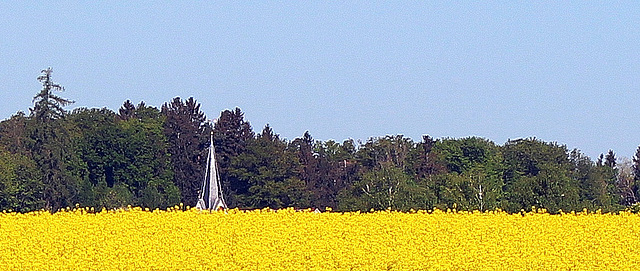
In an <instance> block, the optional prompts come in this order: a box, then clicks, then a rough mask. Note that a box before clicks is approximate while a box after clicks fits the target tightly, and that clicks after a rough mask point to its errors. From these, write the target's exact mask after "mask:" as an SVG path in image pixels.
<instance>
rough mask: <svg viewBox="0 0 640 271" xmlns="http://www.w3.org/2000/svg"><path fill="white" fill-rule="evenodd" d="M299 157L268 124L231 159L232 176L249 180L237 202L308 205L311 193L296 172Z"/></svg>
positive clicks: (248, 205) (243, 181)
mask: <svg viewBox="0 0 640 271" xmlns="http://www.w3.org/2000/svg"><path fill="white" fill-rule="evenodd" d="M298 167H299V161H298V160H297V158H296V156H295V154H294V153H293V152H291V151H289V150H288V149H287V144H286V142H285V141H283V140H281V139H280V138H279V136H278V135H276V134H274V133H273V130H272V129H271V127H269V125H267V126H265V128H264V129H263V131H262V133H261V134H259V135H258V136H257V138H255V139H254V140H252V141H250V142H249V144H248V145H247V148H246V151H245V152H243V153H242V154H240V155H238V156H237V157H235V158H234V159H233V160H232V164H231V166H230V168H229V174H230V176H232V177H234V178H235V179H237V180H239V181H240V182H242V183H246V184H248V186H249V188H248V191H247V193H243V194H239V195H237V204H238V205H239V206H243V207H248V208H264V207H270V208H283V207H288V206H292V207H299V208H302V207H308V206H309V195H308V193H307V190H306V189H305V184H304V182H303V181H302V180H300V179H299V178H298V176H297V169H298Z"/></svg>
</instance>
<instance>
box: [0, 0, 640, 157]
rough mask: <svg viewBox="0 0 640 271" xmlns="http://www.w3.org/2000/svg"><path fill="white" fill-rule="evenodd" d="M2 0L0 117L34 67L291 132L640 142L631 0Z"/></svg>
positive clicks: (102, 94)
mask: <svg viewBox="0 0 640 271" xmlns="http://www.w3.org/2000/svg"><path fill="white" fill-rule="evenodd" d="M130 2H131V3H124V4H123V3H118V2H108V1H90V2H83V3H79V2H76V1H48V3H34V2H30V3H28V4H27V3H26V2H23V1H3V2H0V36H1V37H2V38H1V39H0V63H1V64H0V118H7V117H9V116H11V115H12V114H14V113H16V112H17V111H26V112H28V109H29V107H31V101H32V98H33V96H34V95H35V94H36V93H37V92H38V91H39V90H40V85H39V83H38V82H37V81H36V77H37V76H38V75H39V72H40V70H42V69H44V68H46V67H52V68H53V69H54V75H53V76H54V77H53V78H54V81H56V82H58V83H60V84H62V85H63V86H65V88H66V92H65V93H63V94H62V96H64V97H67V98H71V99H73V100H75V101H76V103H75V104H74V105H72V106H70V107H68V108H69V109H73V108H75V107H108V108H111V109H114V110H117V109H118V108H119V107H120V106H121V105H122V103H123V102H124V101H125V100H127V99H130V100H132V101H133V102H134V103H138V102H140V101H141V100H144V101H145V102H146V103H147V104H150V105H154V106H158V107H159V106H161V105H162V104H163V103H164V102H167V101H169V100H171V99H172V98H173V97H176V96H180V97H182V98H187V97H190V96H193V97H195V98H196V99H197V100H198V101H199V102H200V103H201V104H202V109H203V111H204V112H205V113H206V114H207V116H208V117H209V118H216V117H217V116H218V115H219V113H220V112H221V111H222V110H224V109H230V108H234V107H236V106H238V107H240V108H242V110H243V111H244V112H245V116H246V119H247V120H249V121H250V122H251V124H252V126H253V127H254V130H256V131H260V130H261V129H262V127H263V126H264V125H265V124H267V123H269V124H270V125H271V126H272V127H273V129H274V131H275V132H276V133H279V134H280V135H281V136H283V137H285V138H288V139H293V138H295V137H298V136H301V135H302V134H303V133H304V131H306V130H309V131H310V133H311V135H312V136H313V137H314V138H316V139H319V140H327V139H334V140H338V141H342V140H344V139H346V138H354V139H356V140H357V139H362V140H366V139H368V138H369V137H372V136H384V135H386V134H404V135H405V136H408V137H411V138H413V139H414V140H415V141H420V139H421V136H422V135H423V134H429V135H431V136H433V137H436V138H440V137H456V138H457V137H465V136H480V137H484V138H487V139H490V140H493V141H494V142H496V143H498V144H503V143H504V142H505V141H507V140H508V139H515V138H522V137H531V136H536V137H538V138H540V139H542V140H545V141H557V142H558V143H560V144H566V145H567V146H568V147H569V148H570V149H572V148H578V149H580V150H582V151H583V152H584V153H585V154H587V155H589V156H591V157H593V158H595V157H596V156H597V155H599V154H600V153H602V152H606V151H607V150H609V149H613V150H614V151H615V152H616V153H618V156H627V157H631V156H632V155H633V154H634V153H635V150H636V148H637V147H638V145H639V144H640V123H639V122H638V120H639V119H640V118H639V117H640V116H639V113H638V112H639V111H638V108H640V107H639V106H638V104H640V48H639V47H640V4H639V3H638V2H636V1H626V2H613V1H601V2H596V1H586V2H585V1H560V2H558V1H529V2H522V1H500V2H497V1H480V2H478V1H473V2H471V1H469V2H466V1H454V2H451V1H441V2H429V1H388V2H374V1H357V2H342V1H322V2H316V1H291V2H255V1H252V2H248V1H247V2H227V1H208V2H204V1H201V2H189V1H174V2H169V3H167V2H147V1H130Z"/></svg>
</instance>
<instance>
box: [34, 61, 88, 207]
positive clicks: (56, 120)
mask: <svg viewBox="0 0 640 271" xmlns="http://www.w3.org/2000/svg"><path fill="white" fill-rule="evenodd" d="M52 72H53V71H52V70H51V68H48V69H46V70H42V74H41V75H40V76H39V77H38V81H39V82H40V83H41V84H42V90H41V91H40V92H39V93H38V94H37V95H36V96H35V97H34V98H33V102H34V107H33V108H31V115H30V121H31V123H32V124H31V125H30V128H31V131H30V142H31V146H30V150H31V154H32V155H33V159H34V160H35V162H36V165H37V167H38V168H39V169H40V171H41V177H42V180H43V184H44V195H43V199H44V201H45V208H47V209H51V210H54V211H55V210H58V209H59V208H62V207H65V206H71V205H73V204H74V203H75V202H74V201H75V199H74V198H75V196H76V195H77V189H78V179H77V178H76V177H75V176H73V175H72V174H71V172H70V171H71V170H70V168H69V166H70V165H69V163H68V162H69V161H70V160H72V159H73V157H72V155H73V152H72V151H71V146H70V143H71V142H70V134H69V127H67V126H66V125H65V123H64V122H63V119H64V117H65V116H66V111H65V110H64V109H63V107H64V106H66V105H69V104H71V103H73V101H71V100H68V99H65V98H62V97H59V96H57V95H55V94H54V93H53V92H54V91H63V90H64V88H63V87H62V86H61V85H59V84H57V83H55V82H53V80H52V78H51V73H52Z"/></svg>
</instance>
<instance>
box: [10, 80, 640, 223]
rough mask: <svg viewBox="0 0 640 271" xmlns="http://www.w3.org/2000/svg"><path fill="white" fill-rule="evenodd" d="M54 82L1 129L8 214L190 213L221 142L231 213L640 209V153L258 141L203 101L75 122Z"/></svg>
mask: <svg viewBox="0 0 640 271" xmlns="http://www.w3.org/2000/svg"><path fill="white" fill-rule="evenodd" d="M51 75H52V71H51V69H47V70H43V71H42V75H40V76H39V77H38V78H37V80H38V81H39V82H41V83H42V89H41V90H40V92H38V93H37V94H36V95H35V97H34V99H33V105H32V107H31V108H30V112H29V114H28V115H27V114H25V113H23V112H18V113H16V114H15V115H13V116H11V117H10V118H8V119H5V120H3V121H2V122H0V210H13V211H19V212H28V211H32V210H39V209H45V210H51V211H56V210H59V209H61V208H66V207H74V206H92V207H96V208H98V209H100V208H103V207H105V208H118V207H125V206H128V205H132V206H144V207H148V208H151V209H154V208H166V207H168V206H174V205H177V204H179V203H184V205H187V206H194V205H195V202H196V199H197V195H198V193H199V189H200V185H201V182H202V179H203V174H204V168H205V166H204V164H205V163H206V153H207V147H208V141H209V135H210V133H211V132H212V131H213V132H214V143H215V145H216V154H217V157H218V162H219V167H220V173H221V180H222V186H223V191H224V193H225V195H224V196H225V198H226V199H227V204H228V205H229V207H231V208H235V207H238V208H241V209H250V208H264V207H270V208H283V207H296V208H309V207H320V208H323V207H331V208H333V209H334V210H339V211H348V210H362V211H368V210H370V209H376V210H379V209H388V208H390V209H395V210H403V211H408V210H410V209H415V210H417V209H433V208H440V209H447V208H452V209H453V208H455V209H458V210H481V211H483V210H493V209H496V208H500V209H503V210H507V211H509V212H519V211H521V210H525V211H528V210H531V208H532V206H536V207H538V208H546V209H547V210H549V211H550V212H557V211H558V210H563V211H571V210H582V209H583V208H587V209H590V210H595V209H602V210H603V211H605V212H606V211H615V210H620V209H625V208H636V209H637V208H638V204H637V202H638V200H639V195H638V192H639V191H638V186H639V185H640V148H639V149H638V150H637V152H636V155H635V156H634V157H633V159H632V160H631V161H627V160H621V159H617V158H616V156H615V153H614V152H613V151H612V150H609V151H608V152H607V153H606V154H603V155H601V156H600V157H599V158H598V159H597V161H593V160H591V159H590V158H589V157H588V156H586V155H584V154H582V153H581V152H580V151H579V150H577V149H574V150H569V149H567V147H566V146H565V145H560V144H557V143H555V142H544V141H541V140H539V139H536V138H525V139H516V140H509V141H508V142H506V143H504V144H503V145H497V144H495V143H494V142H492V141H490V140H487V139H483V138H478V137H467V138H459V139H456V138H441V139H434V138H431V137H430V136H426V135H425V136H423V138H422V139H421V141H420V142H415V141H413V140H412V139H410V138H406V137H404V136H402V135H387V136H384V137H374V138H370V139H368V140H367V141H366V142H360V141H354V140H345V141H343V142H335V141H333V140H327V141H318V140H314V139H313V137H312V136H311V134H310V133H309V132H306V133H304V135H302V136H301V137H299V138H295V139H293V140H286V139H283V138H281V137H280V136H279V135H278V134H277V133H276V132H275V131H274V130H273V129H272V128H271V127H270V126H269V125H267V126H265V127H264V128H263V129H262V130H261V131H260V132H259V133H256V132H254V131H253V128H252V127H251V125H250V123H249V121H248V120H245V119H244V113H243V112H242V111H241V110H240V109H239V108H235V109H234V110H225V111H222V112H221V114H220V116H218V118H217V119H218V120H217V122H215V124H211V123H209V122H207V117H206V116H205V115H204V113H203V112H202V111H201V110H200V104H199V103H198V102H197V101H196V100H195V99H194V98H188V99H186V100H183V99H181V98H179V97H176V98H174V99H173V100H171V101H169V102H167V103H165V104H163V105H162V106H161V107H160V108H156V107H153V106H149V105H146V104H145V103H144V102H140V103H138V104H137V105H136V104H134V103H132V102H131V101H125V102H124V103H123V105H122V107H121V108H119V110H118V111H117V112H114V111H112V110H110V109H107V108H102V109H96V108H76V109H74V110H73V111H67V110H65V107H66V106H68V105H70V104H71V103H73V102H72V101H70V100H68V99H65V98H62V97H60V96H57V95H56V92H59V91H62V90H63V87H62V86H61V85H59V84H57V83H55V82H54V81H53V80H52V77H51Z"/></svg>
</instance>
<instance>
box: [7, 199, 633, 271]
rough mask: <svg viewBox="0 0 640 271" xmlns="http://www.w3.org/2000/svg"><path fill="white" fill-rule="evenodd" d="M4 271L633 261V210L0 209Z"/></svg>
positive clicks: (602, 266)
mask: <svg viewBox="0 0 640 271" xmlns="http://www.w3.org/2000/svg"><path fill="white" fill-rule="evenodd" d="M0 236H1V238H0V270H638V269H639V268H640V215H637V214H631V213H626V212H623V213H619V214H599V213H588V212H586V211H585V212H580V213H576V214H573V213H572V214H560V215H550V214H547V213H545V212H544V211H541V212H540V211H538V212H531V213H524V214H507V213H505V212H501V211H493V212H485V213H480V212H472V213H469V212H455V211H449V212H447V211H438V210H435V211H431V212H425V211H419V212H410V213H401V212H393V211H379V212H370V213H359V212H350V213H339V212H324V213H314V212H311V211H302V212H300V211H294V210H293V209H285V210H278V211H273V210H268V209H265V210H254V211H239V210H229V211H227V212H222V211H220V212H211V213H210V212H202V211H198V210H195V209H187V210H180V208H178V207H176V208H171V209H169V210H166V211H159V210H156V211H148V210H142V209H141V208H130V209H128V210H114V211H104V210H103V211H102V212H95V213H94V212H91V210H88V209H76V210H69V211H63V212H57V213H55V214H51V213H49V212H32V213H27V214H19V213H2V214H0Z"/></svg>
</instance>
